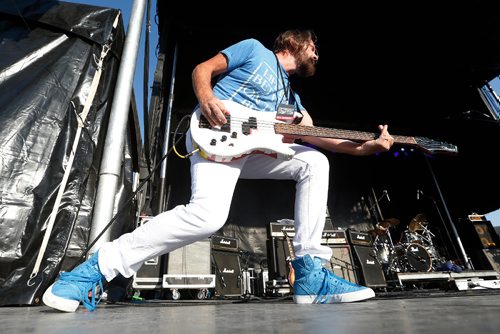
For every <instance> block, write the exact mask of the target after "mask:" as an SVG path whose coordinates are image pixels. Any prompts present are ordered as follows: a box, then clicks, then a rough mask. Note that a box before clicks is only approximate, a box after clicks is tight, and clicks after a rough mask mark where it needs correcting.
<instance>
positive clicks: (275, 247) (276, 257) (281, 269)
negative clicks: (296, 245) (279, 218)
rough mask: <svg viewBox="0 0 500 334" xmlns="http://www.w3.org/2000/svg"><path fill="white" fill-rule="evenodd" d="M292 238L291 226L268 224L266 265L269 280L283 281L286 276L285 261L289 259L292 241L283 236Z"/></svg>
mask: <svg viewBox="0 0 500 334" xmlns="http://www.w3.org/2000/svg"><path fill="white" fill-rule="evenodd" d="M283 231H285V232H286V234H287V235H288V236H289V237H290V238H293V237H294V236H295V227H294V226H293V224H285V223H279V222H272V223H269V229H268V235H269V239H268V240H267V263H268V265H269V268H268V269H269V279H274V280H275V279H285V278H286V277H287V275H288V269H287V264H286V260H287V259H288V258H289V257H290V250H289V249H290V248H289V245H288V242H290V245H292V244H291V243H292V240H291V239H290V240H286V238H285V234H284V233H283Z"/></svg>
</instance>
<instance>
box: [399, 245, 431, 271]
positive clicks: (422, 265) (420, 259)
mask: <svg viewBox="0 0 500 334" xmlns="http://www.w3.org/2000/svg"><path fill="white" fill-rule="evenodd" d="M405 259H406V262H407V264H408V266H409V270H410V271H425V272H427V271H431V269H432V259H431V256H430V254H429V252H427V250H426V249H425V247H424V246H421V245H419V244H410V245H408V246H407V247H406V249H405Z"/></svg>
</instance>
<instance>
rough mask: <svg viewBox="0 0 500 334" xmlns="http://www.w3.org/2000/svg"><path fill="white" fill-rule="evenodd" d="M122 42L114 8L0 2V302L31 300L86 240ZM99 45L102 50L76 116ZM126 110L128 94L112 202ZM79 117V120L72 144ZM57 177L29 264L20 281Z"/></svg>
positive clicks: (132, 132) (134, 150)
mask: <svg viewBox="0 0 500 334" xmlns="http://www.w3.org/2000/svg"><path fill="white" fill-rule="evenodd" d="M116 19H118V21H117V25H116V27H113V23H114V22H115V20H116ZM123 42H124V28H123V22H122V19H121V15H120V13H119V11H118V10H115V9H109V8H99V7H92V6H86V5H77V4H72V3H63V2H58V1H3V2H2V3H1V4H0V123H1V126H0V150H1V152H2V154H1V156H2V158H1V159H2V163H1V166H0V180H1V181H0V235H2V237H1V238H0V268H1V269H0V305H12V304H14V305H15V304H39V303H40V300H41V299H40V296H41V294H42V293H43V291H44V290H45V288H46V287H47V286H48V284H50V283H52V280H53V279H54V278H55V276H56V275H57V273H58V272H59V270H60V269H63V270H64V269H67V268H68V267H71V266H72V265H73V264H74V263H75V262H77V261H78V260H80V257H81V255H82V253H83V251H84V250H86V248H87V245H88V243H89V240H88V239H89V231H90V228H91V226H92V215H93V207H94V200H95V196H96V189H97V183H98V175H99V167H100V160H101V156H102V151H103V145H104V140H105V136H106V132H107V131H106V129H107V126H108V118H109V114H110V110H111V103H112V97H113V93H114V84H115V82H116V77H117V73H118V68H119V63H120V56H121V52H122V48H123ZM104 45H107V47H109V52H108V54H107V55H106V57H105V58H104V62H103V66H102V75H101V77H100V81H99V84H98V86H97V90H96V93H95V97H94V99H93V100H92V101H91V107H90V110H89V113H88V115H87V116H86V118H85V119H82V117H83V115H82V110H83V108H84V104H85V103H86V101H87V97H88V96H89V94H90V90H91V83H92V81H93V78H94V76H96V72H97V60H98V59H99V57H100V56H101V50H102V49H103V46H104ZM125 112H128V110H127V111H125ZM135 113H136V111H135V105H134V104H133V103H131V109H130V113H129V114H130V116H129V131H127V138H126V144H125V148H124V150H123V158H122V159H123V170H122V178H121V180H120V182H119V185H118V189H117V201H116V204H117V206H118V207H119V206H120V203H122V202H123V201H125V200H126V199H127V197H128V196H129V195H130V194H131V192H132V187H133V174H134V172H136V171H137V170H138V167H137V165H138V164H137V161H138V158H137V157H138V154H139V153H138V152H140V150H141V149H140V146H138V144H137V143H138V140H139V141H140V133H139V132H138V130H137V129H138V125H137V124H138V123H137V115H135ZM79 121H83V124H84V127H83V130H82V131H81V136H80V138H79V141H78V146H77V148H76V151H74V152H72V145H73V143H74V142H75V139H77V138H75V135H76V134H77V128H78V122H79ZM72 153H73V154H74V161H73V164H72V165H71V166H69V165H68V163H69V161H70V160H69V157H70V156H71V154H72ZM67 168H71V169H70V170H71V172H70V173H69V177H68V180H67V182H66V183H64V184H63V183H62V182H63V175H64V173H65V170H66V169H67ZM61 186H64V187H65V190H64V193H63V195H62V198H61V201H60V205H59V207H58V210H57V217H56V218H55V222H54V228H53V230H52V233H51V236H50V239H49V242H48V245H47V249H46V250H45V252H44V257H43V260H42V262H41V266H40V270H39V273H38V275H37V276H35V277H33V279H31V280H29V277H30V274H31V272H32V270H33V267H34V265H35V260H36V258H37V256H38V253H39V252H40V246H41V243H42V239H43V236H44V233H45V231H46V230H47V225H48V222H49V219H50V216H51V213H52V210H53V207H54V205H55V203H56V196H57V194H58V191H59V188H60V187H61ZM136 211H137V210H136V209H135V208H134V206H133V205H130V206H129V208H128V209H127V210H125V212H122V214H121V215H120V217H119V219H118V221H117V223H116V224H115V226H114V228H115V229H117V230H116V233H122V232H123V230H127V229H129V228H130V226H131V224H132V223H133V222H134V218H135V214H136Z"/></svg>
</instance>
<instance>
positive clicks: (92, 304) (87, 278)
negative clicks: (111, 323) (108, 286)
mask: <svg viewBox="0 0 500 334" xmlns="http://www.w3.org/2000/svg"><path fill="white" fill-rule="evenodd" d="M97 253H98V252H96V253H94V255H92V257H91V258H90V259H88V260H87V261H85V262H83V263H82V264H80V265H79V266H78V267H76V268H75V269H73V270H72V271H70V272H65V273H62V274H61V276H60V277H59V280H58V281H56V282H55V283H54V284H52V285H51V286H50V287H49V288H48V289H47V291H45V293H44V294H43V303H44V304H45V305H47V306H50V307H52V308H55V309H57V310H60V311H64V312H75V311H76V309H77V308H78V305H80V303H83V305H84V306H85V307H86V308H87V309H88V310H89V311H93V310H94V309H95V308H96V306H97V304H98V303H99V302H100V301H101V298H100V297H99V298H98V299H96V288H97V285H99V288H100V291H101V293H102V292H103V291H104V290H103V287H102V281H103V280H104V278H103V276H102V274H101V270H100V269H99V264H98V262H97ZM89 293H91V295H92V300H90V299H89Z"/></svg>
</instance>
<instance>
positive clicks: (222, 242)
mask: <svg viewBox="0 0 500 334" xmlns="http://www.w3.org/2000/svg"><path fill="white" fill-rule="evenodd" d="M211 240H212V249H216V250H223V251H227V252H238V251H239V250H240V248H239V243H238V239H236V238H231V237H224V236H220V235H212V237H211Z"/></svg>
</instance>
